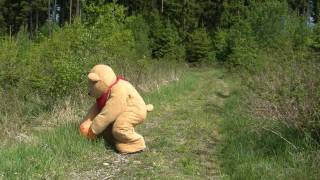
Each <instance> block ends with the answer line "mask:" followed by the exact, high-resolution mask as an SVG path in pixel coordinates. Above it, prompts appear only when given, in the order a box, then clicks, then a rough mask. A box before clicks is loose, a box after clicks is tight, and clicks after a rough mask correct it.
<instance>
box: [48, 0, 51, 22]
mask: <svg viewBox="0 0 320 180" xmlns="http://www.w3.org/2000/svg"><path fill="white" fill-rule="evenodd" d="M50 4H51V1H50V0H48V20H50Z"/></svg>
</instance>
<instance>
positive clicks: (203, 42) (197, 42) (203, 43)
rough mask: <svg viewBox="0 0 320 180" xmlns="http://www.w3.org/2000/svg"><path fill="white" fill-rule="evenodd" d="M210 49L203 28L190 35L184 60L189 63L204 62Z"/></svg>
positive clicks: (208, 40) (209, 42) (207, 37)
mask: <svg viewBox="0 0 320 180" xmlns="http://www.w3.org/2000/svg"><path fill="white" fill-rule="evenodd" d="M210 47H211V41H210V38H209V36H208V34H207V32H206V30H205V29H204V28H199V29H197V30H195V31H194V32H192V33H191V34H190V39H189V40H188V43H187V47H186V59H187V61H188V62H190V63H199V62H204V61H206V60H208V59H209V51H210Z"/></svg>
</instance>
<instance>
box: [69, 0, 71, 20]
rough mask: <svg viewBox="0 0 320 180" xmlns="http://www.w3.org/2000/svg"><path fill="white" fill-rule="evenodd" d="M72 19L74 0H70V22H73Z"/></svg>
mask: <svg viewBox="0 0 320 180" xmlns="http://www.w3.org/2000/svg"><path fill="white" fill-rule="evenodd" d="M71 20H72V0H70V6H69V23H70V24H71Z"/></svg>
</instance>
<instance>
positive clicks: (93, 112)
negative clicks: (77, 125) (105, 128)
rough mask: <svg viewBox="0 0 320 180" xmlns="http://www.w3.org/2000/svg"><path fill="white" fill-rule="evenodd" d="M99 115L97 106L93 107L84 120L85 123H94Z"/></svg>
mask: <svg viewBox="0 0 320 180" xmlns="http://www.w3.org/2000/svg"><path fill="white" fill-rule="evenodd" d="M98 114H99V109H98V106H97V104H94V105H92V106H91V108H90V109H89V111H88V113H87V115H86V116H85V117H84V118H83V121H82V122H84V121H88V120H90V121H92V120H93V119H94V117H96V116H97V115H98Z"/></svg>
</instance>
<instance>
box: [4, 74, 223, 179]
mask: <svg viewBox="0 0 320 180" xmlns="http://www.w3.org/2000/svg"><path fill="white" fill-rule="evenodd" d="M218 73H220V72H219V71H213V70H211V71H208V70H205V72H199V71H194V70H193V71H188V72H187V73H185V75H184V76H183V78H181V79H180V80H179V81H176V82H173V83H171V84H169V85H167V86H163V87H161V88H160V89H158V90H155V91H153V92H150V93H148V94H146V95H144V96H145V101H146V102H148V103H152V104H154V106H155V110H154V112H151V113H149V117H148V119H147V121H146V122H145V123H144V124H142V125H140V126H138V127H137V131H138V132H140V133H141V134H142V135H143V136H144V137H145V139H146V142H147V146H148V149H147V150H146V151H145V152H143V153H139V154H134V155H129V156H121V155H118V154H117V153H116V152H115V151H114V150H113V149H112V148H111V147H109V146H105V145H104V142H103V140H98V141H96V142H89V141H87V140H85V139H84V138H82V137H80V135H79V132H78V123H79V122H78V121H77V120H76V121H74V120H73V121H71V122H68V123H64V124H63V123H62V125H60V126H58V127H55V128H53V129H47V130H46V129H45V130H41V131H34V132H33V133H32V134H31V135H32V141H30V142H25V143H18V144H13V145H10V146H7V147H6V146H5V147H4V148H2V149H1V150H0V177H4V178H5V179H39V178H52V179H56V178H58V179H69V178H70V179H79V178H96V179H101V178H104V177H117V178H121V177H122V178H126V177H140V178H143V177H148V178H150V177H154V178H160V177H163V174H166V175H167V176H168V177H172V178H174V177H176V178H195V177H205V176H207V175H212V176H215V175H216V174H217V173H218V170H217V168H216V162H214V159H215V158H214V156H215V155H214V152H215V148H214V146H215V142H216V139H215V136H214V134H212V132H213V131H215V122H216V119H215V116H214V113H212V112H210V111H211V110H210V109H208V108H206V107H207V106H208V104H210V103H212V102H209V101H208V96H211V95H210V94H214V89H215V87H214V81H212V80H210V81H204V79H209V78H210V77H215V76H216V75H217V74H218ZM213 79H214V78H213ZM208 107H209V108H212V107H213V106H212V107H211V106H208ZM81 108H85V107H76V108H75V109H77V110H79V111H80V109H81ZM65 113H68V112H65ZM44 117H47V116H44ZM63 117H64V116H63ZM65 117H66V118H68V115H66V116H65ZM49 118H50V117H49ZM76 118H77V117H74V116H73V115H71V119H76ZM79 120H80V117H79ZM65 121H67V119H65Z"/></svg>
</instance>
